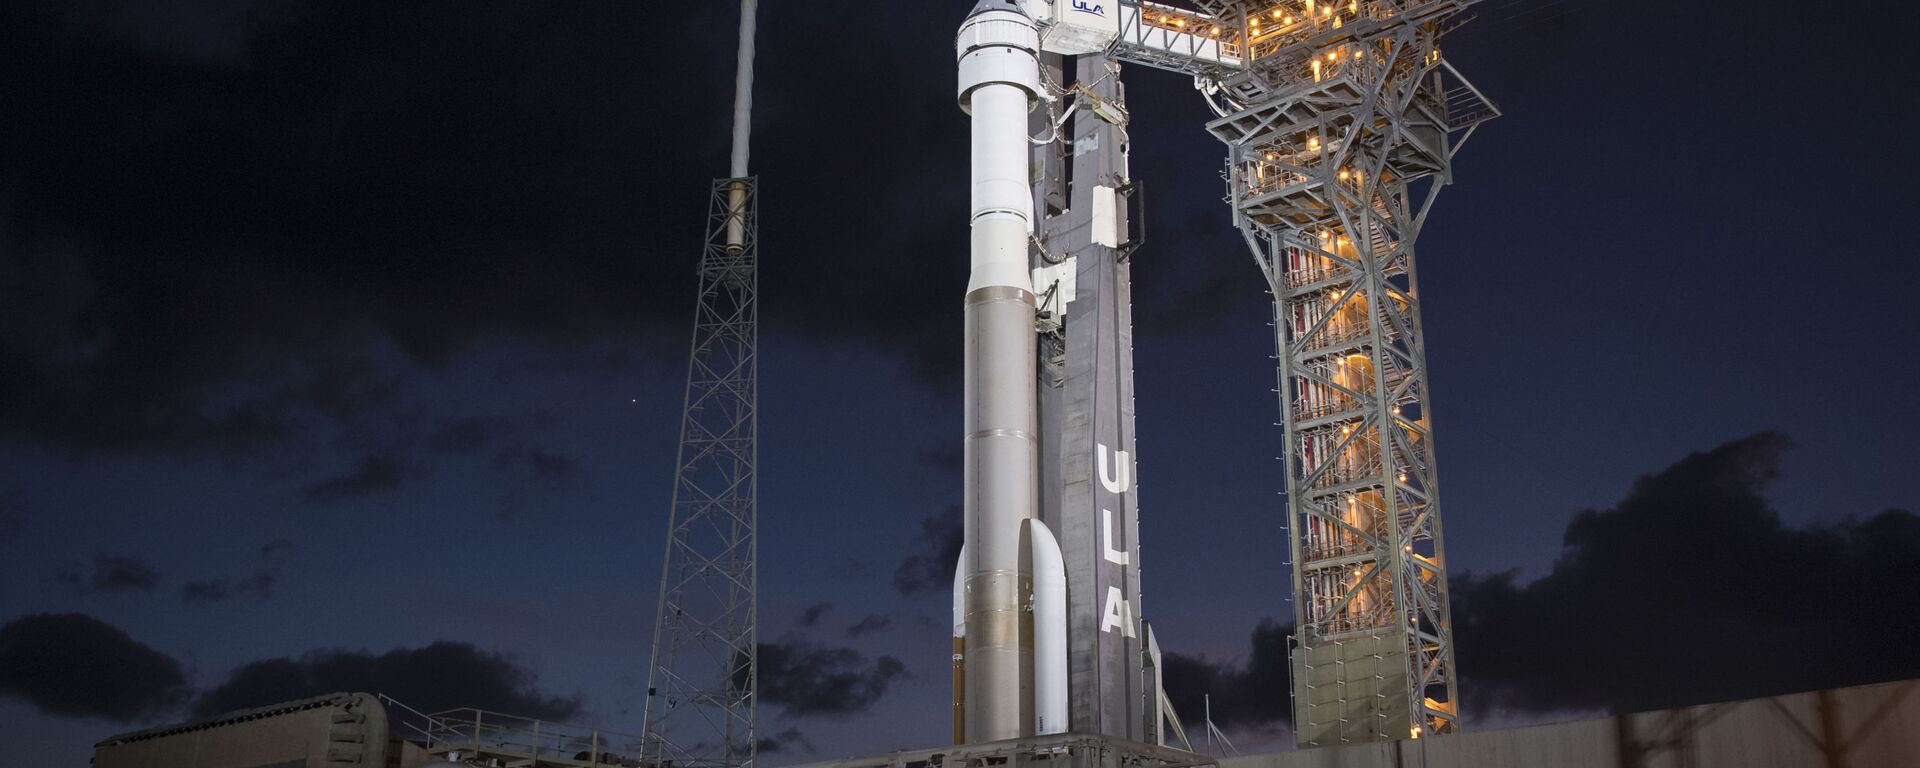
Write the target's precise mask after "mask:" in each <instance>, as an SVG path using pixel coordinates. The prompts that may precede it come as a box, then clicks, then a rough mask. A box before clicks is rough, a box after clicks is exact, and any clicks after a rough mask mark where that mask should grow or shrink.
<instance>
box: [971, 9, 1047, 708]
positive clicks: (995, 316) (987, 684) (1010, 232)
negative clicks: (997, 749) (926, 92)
mask: <svg viewBox="0 0 1920 768" xmlns="http://www.w3.org/2000/svg"><path fill="white" fill-rule="evenodd" d="M1039 46H1040V35H1039V30H1038V28H1037V27H1036V25H1035V23H1034V21H1033V19H1032V18H1030V17H1029V16H1027V14H1026V13H1024V12H1022V11H1021V10H1020V8H1019V6H1017V5H1014V4H1012V3H1010V2H1006V1H1005V0H981V2H980V3H979V4H978V5H976V6H974V8H973V11H972V12H971V13H969V14H968V16H967V18H966V20H965V21H963V22H961V24H960V32H959V35H958V37H957V39H956V40H955V44H954V48H955V53H956V55H957V57H958V61H959V97H960V108H961V109H962V110H963V111H965V112H967V113H968V114H969V115H971V116H972V125H971V133H972V151H973V160H972V194H971V222H972V234H971V241H972V242H971V248H972V254H971V256H972V258H971V262H972V271H971V274H970V276H969V278H968V281H967V293H966V302H965V318H966V320H965V323H966V351H965V363H964V371H965V374H964V377H965V390H966V395H965V398H966V400H965V430H964V438H963V439H964V440H965V447H964V450H963V459H962V463H963V488H964V492H963V506H964V508H965V514H966V523H965V538H964V539H963V540H964V541H965V543H966V550H965V551H966V552H967V558H966V560H965V561H964V562H963V563H962V564H961V571H962V572H963V573H964V574H965V588H964V589H965V594H964V598H963V599H964V602H965V618H966V629H965V631H966V643H965V647H966V650H965V656H966V671H965V684H966V705H965V712H964V716H965V728H966V736H967V741H968V742H970V743H979V742H986V741H998V740H1001V739H1012V738H1019V737H1022V736H1028V735H1031V734H1032V733H1033V724H1034V718H1033V706H1034V702H1033V689H1032V685H1033V624H1032V620H1033V617H1032V614H1031V613H1030V612H1029V609H1030V606H1031V603H1030V601H1031V600H1032V595H1033V575H1032V572H1031V570H1030V567H1029V566H1028V563H1026V562H1023V560H1025V558H1023V557H1022V552H1023V550H1028V551H1030V547H1028V546H1023V544H1025V542H1023V541H1022V539H1023V538H1024V537H1025V536H1026V535H1027V530H1026V528H1025V527H1024V525H1025V523H1026V522H1027V521H1028V520H1031V519H1032V518H1033V517H1034V514H1035V512H1036V510H1038V508H1039V450H1038V446H1037V444H1036V438H1035V432H1036V431H1037V429H1038V427H1037V422H1038V406H1037V402H1036V394H1035V392H1034V374H1035V370H1034V368H1035V357H1036V349H1035V347H1036V335H1035V327H1034V296H1033V281H1032V277H1031V276H1030V273H1029V272H1028V251H1027V240H1028V235H1029V233H1030V232H1032V229H1033V213H1032V212H1033V198H1032V190H1031V187H1030V186H1029V175H1028V141H1027V113H1028V112H1029V111H1030V110H1031V109H1032V108H1033V106H1034V105H1035V104H1036V103H1037V101H1038V100H1039V99H1040V98H1041V90H1040V70H1039V60H1038V59H1037V58H1036V54H1037V52H1038V50H1039Z"/></svg>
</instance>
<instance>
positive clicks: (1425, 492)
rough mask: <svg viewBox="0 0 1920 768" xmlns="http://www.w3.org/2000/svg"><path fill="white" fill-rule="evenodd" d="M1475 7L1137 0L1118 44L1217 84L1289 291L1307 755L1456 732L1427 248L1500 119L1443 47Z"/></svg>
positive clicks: (1277, 323) (1271, 265)
mask: <svg viewBox="0 0 1920 768" xmlns="http://www.w3.org/2000/svg"><path fill="white" fill-rule="evenodd" d="M1473 1H1474V0H1339V1H1338V2H1325V1H1324V0H1322V1H1318V2H1316V0H1283V1H1280V2H1274V1H1273V0H1256V1H1255V2H1240V1H1238V0H1205V1H1203V2H1198V3H1197V5H1199V6H1200V7H1201V12H1198V13H1196V12H1193V11H1183V10H1179V9H1173V8H1168V7H1166V6H1161V5H1158V4H1154V3H1140V2H1125V3H1123V4H1122V6H1121V7H1122V20H1121V40H1120V43H1118V44H1117V45H1116V47H1115V51H1116V52H1117V53H1118V54H1119V55H1120V56H1121V57H1122V58H1125V59H1127V60H1130V61H1136V62H1139V63H1142V64H1147V65H1149V66H1155V67H1159V68H1162V69H1170V70H1174V71H1179V72H1183V73H1186V74H1191V75H1194V76H1195V82H1196V84H1197V85H1198V87H1199V88H1200V89H1201V90H1202V92H1203V93H1204V94H1205V96H1206V97H1207V100H1208V102H1209V104H1210V105H1211V106H1212V107H1213V109H1214V111H1215V113H1216V114H1217V115H1218V116H1219V117H1218V119H1216V120H1214V121H1212V122H1210V123H1209V124H1208V126H1207V128H1208V130H1209V131H1210V132H1211V133H1213V135H1214V136H1215V137H1217V138H1219V139H1220V140H1221V141H1222V142H1223V143H1225V144H1226V146H1227V162H1226V172H1225V174H1224V175H1225V177H1226V180H1227V184H1228V196H1227V197H1228V202H1229V203H1230V204H1231V205H1232V207H1233V211H1234V221H1235V224H1236V225H1237V226H1238V227H1239V228H1240V230H1241V232H1242V234H1243V235H1244V236H1245V238H1246V241H1247V244H1248V246H1249V247H1250V248H1251V249H1252V251H1253V253H1254V256H1255V258H1256V260H1257V261H1258V263H1259V266H1260V269H1261V272H1262V273H1263V274H1264V275H1265V277H1266V279H1267V282H1268V285H1269V288H1270V290H1271V293H1272V295H1273V297H1274V309H1273V311H1274V339H1275V345H1276V347H1277V349H1278V353H1277V355H1276V358H1277V360H1278V368H1279V371H1278V377H1279V394H1280V411H1281V419H1282V424H1283V426H1284V427H1285V430H1286V450H1285V456H1284V457H1283V460H1284V461H1285V466H1286V473H1287V490H1288V493H1287V510H1288V514H1287V526H1288V529H1289V540H1290V550H1291V555H1292V568H1293V587H1294V616H1295V627H1296V629H1295V631H1296V635H1295V637H1294V649H1293V688H1294V691H1293V694H1294V720H1295V727H1296V729H1297V737H1296V738H1297V741H1298V743H1299V744H1300V746H1303V747H1309V746H1322V745H1327V744H1338V743H1344V742H1354V741H1378V740H1387V739H1401V738H1409V737H1411V738H1419V737H1420V736H1421V735H1422V734H1433V733H1447V732H1451V731H1453V730H1454V729H1455V726H1456V722H1457V713H1458V700H1457V698H1456V691H1455V685H1454V664H1453V631H1452V621H1451V619H1450V617H1449V613H1448V607H1447V575H1446V567H1445V557H1444V548H1443V546H1442V543H1441V526H1440V503H1439V497H1438V483H1437V481H1436V478H1435V474H1434V458H1433V457H1434V439H1433V431H1432V427H1433V421H1432V413H1431V408H1430V406H1429V401H1428V396H1427V366H1426V348H1425V344H1424V343H1423V340H1422V338H1421V327H1420V303H1419V299H1418V296H1419V289H1418V280H1417V278H1416V275H1415V270H1414V260H1413V245H1414V241H1415V240H1416V239H1417V238H1418V236H1419V233H1420V229H1421V226H1422V225H1423V224H1424V223H1425V221H1426V217H1427V213H1428V212H1429V211H1430V210H1431V206H1432V204H1433V201H1434V198H1435V196H1436V195H1437V194H1438V192H1439V190H1440V188H1441V187H1443V186H1444V185H1445V184H1447V183H1448V182H1449V181H1450V180H1451V165H1452V160H1453V156H1454V154H1455V153H1456V152H1457V151H1458V150H1459V148H1460V146H1461V144H1462V143H1463V142H1464V141H1465V140H1466V139H1467V138H1468V136H1469V135H1470V134H1471V133H1472V132H1473V130H1474V128H1475V127H1476V126H1478V125H1479V124H1480V123H1482V122H1484V121H1486V120H1488V119H1491V118H1493V117H1495V116H1497V115H1498V110H1497V109H1496V108H1495V107H1494V106H1493V104H1492V103H1491V102H1490V101H1488V100H1487V99H1486V98H1485V97H1484V96H1482V95H1481V94H1480V92H1479V91H1478V90H1477V89H1475V88H1474V87H1473V86H1472V85H1471V84H1469V83H1468V82H1467V81H1466V80H1465V79H1464V78H1462V77H1461V76H1460V75H1459V73H1458V72H1456V71H1454V69H1453V67H1452V66H1451V65H1449V64H1448V63H1447V62H1446V61H1445V60H1444V59H1443V58H1442V57H1441V53H1440V48H1439V42H1440V38H1441V36H1442V35H1443V34H1444V33H1445V32H1447V31H1448V30H1450V29H1452V28H1453V27H1455V26H1457V25H1458V24H1459V23H1461V22H1462V21H1464V20H1465V19H1464V16H1463V15H1462V14H1461V11H1463V10H1464V9H1465V8H1466V7H1467V6H1469V5H1471V4H1472V2H1473Z"/></svg>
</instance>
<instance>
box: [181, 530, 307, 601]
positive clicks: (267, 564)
mask: <svg viewBox="0 0 1920 768" xmlns="http://www.w3.org/2000/svg"><path fill="white" fill-rule="evenodd" d="M294 551H295V547H294V546H293V542H291V541H288V540H286V539H274V540H273V541H269V542H267V543H266V544H264V545H262V546H261V547H260V555H259V558H258V560H257V564H256V566H255V568H254V570H253V572H252V573H250V574H248V575H246V576H244V577H242V578H239V579H206V580H201V581H189V582H187V583H186V584H185V585H182V586H181V588H180V597H181V598H182V599H184V600H186V601H187V602H189V603H210V602H219V601H222V600H229V599H233V598H238V597H247V598H252V599H255V600H265V599H267V598H269V597H272V596H273V589H274V587H275V586H276V585H278V584H279V583H280V575H281V572H282V571H283V570H284V569H285V567H286V563H287V561H288V560H289V559H292V557H293V554H294Z"/></svg>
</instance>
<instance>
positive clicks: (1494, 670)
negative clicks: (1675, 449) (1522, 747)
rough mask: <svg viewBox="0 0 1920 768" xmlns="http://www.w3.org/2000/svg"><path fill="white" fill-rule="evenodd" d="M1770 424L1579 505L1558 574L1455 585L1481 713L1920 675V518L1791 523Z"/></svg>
mask: <svg viewBox="0 0 1920 768" xmlns="http://www.w3.org/2000/svg"><path fill="white" fill-rule="evenodd" d="M1787 447H1788V441H1787V439H1786V438H1785V437H1783V436H1781V435H1779V434H1775V433H1772V432H1763V433H1760V434H1756V435H1753V436H1750V437H1745V438H1742V439H1739V440H1735V441H1733V442H1730V443H1727V444H1725V445H1722V446H1720V447H1718V448H1714V449H1712V450H1709V451H1703V452H1700V453H1695V454H1692V455H1689V456H1687V457H1686V458H1683V459H1681V460H1680V461H1679V462H1677V463H1675V464H1673V465H1672V466H1670V467H1668V468H1666V469H1664V470H1662V471H1660V472H1658V473H1655V474H1652V475H1648V476H1645V477H1642V478H1640V479H1639V480H1638V481H1636V482H1635V483H1634V485H1633V489H1632V491H1631V492H1629V493H1628V494H1627V496H1626V498H1624V499H1622V500H1621V501H1620V502H1619V503H1618V504H1616V505H1615V506H1614V507H1613V508H1611V509H1605V510H1588V511H1585V512H1582V513H1580V514H1579V515H1578V516H1576V517H1575V518H1574V519H1573V521H1572V522H1571V523H1570V524H1569V525H1568V526H1567V531H1566V537H1565V542H1564V545H1565V549H1564V550H1563V551H1562V553H1561V555H1560V558H1559V560H1558V561H1557V562H1555V564H1554V566H1553V570H1552V572H1551V573H1549V574H1547V575H1546V576H1544V577H1542V578H1540V579H1538V580H1535V581H1532V582H1525V583H1523V582H1522V581H1521V580H1520V579H1519V578H1518V577H1517V576H1516V575H1515V574H1512V573H1504V574H1496V575H1491V576H1480V577H1476V576H1471V575H1467V576H1462V577H1460V578H1457V579H1455V584H1454V592H1453V595H1454V634H1455V636H1456V637H1457V638H1458V642H1459V651H1458V655H1459V664H1460V674H1461V680H1462V682H1461V686H1462V689H1463V690H1462V693H1461V696H1462V697H1463V698H1464V699H1465V700H1466V702H1467V704H1468V706H1469V707H1473V708H1478V709H1482V710H1487V709H1494V708H1508V709H1522V710H1556V709H1606V710H1609V711H1614V712H1626V711H1639V710H1649V709H1659V708H1666V707H1674V706H1682V705H1689V704H1699V703H1706V702H1713V701H1726V700H1731V699H1741V698H1751V697H1756V696H1766V695H1772V694H1779V693H1787V692H1792V691H1805V690H1813V689H1817V688H1828V687H1837V686H1846V685H1855V684H1860V683H1868V682H1876V681H1882V680H1895V679H1903V678H1910V677H1916V676H1920V655H1916V654H1914V653H1913V647H1912V646H1913V638H1914V637H1915V636H1917V635H1920V616H1916V614H1915V613H1914V611H1912V610H1908V609H1907V608H1906V606H1910V605H1911V604H1912V602H1913V596H1914V595H1916V594H1920V568H1916V567H1915V566H1914V564H1915V563H1917V562H1920V517H1916V516H1915V515H1913V514H1910V513H1908V512H1903V511H1888V512H1882V513H1879V514H1876V515H1873V516H1871V517H1866V518H1848V519H1844V520H1840V521H1836V522H1824V523H1816V524H1813V525H1809V526H1805V527H1790V526H1787V525H1786V524H1784V523H1783V522H1781V519H1780V515H1779V514H1778V513H1777V512H1776V511H1775V510H1774V509H1773V508H1772V506H1771V505H1770V504H1769V503H1768V501H1767V499H1766V496H1765V490H1766V487H1767V484H1768V483H1769V482H1770V481H1772V480H1773V479H1774V478H1776V477H1778V476H1779V474H1780V459H1781V455H1782V454H1783V453H1784V452H1785V451H1786V450H1787Z"/></svg>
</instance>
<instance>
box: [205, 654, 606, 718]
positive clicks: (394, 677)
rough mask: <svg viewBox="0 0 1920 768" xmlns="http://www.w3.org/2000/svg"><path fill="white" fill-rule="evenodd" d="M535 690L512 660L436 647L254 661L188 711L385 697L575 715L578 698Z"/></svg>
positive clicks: (535, 683)
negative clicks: (348, 694) (331, 697)
mask: <svg viewBox="0 0 1920 768" xmlns="http://www.w3.org/2000/svg"><path fill="white" fill-rule="evenodd" d="M539 682H540V679H539V675H537V674H535V673H534V671H533V670H532V669H531V668H529V667H527V666H526V665H524V664H522V663H521V662H520V661H519V660H518V659H516V658H514V657H512V656H509V655H506V654H502V653H495V652H490V651H483V650H481V649H479V648H476V647H474V646H472V645H469V644H467V643H455V642H444V641H443V642H438V643H434V644H432V645H428V646H426V647H424V648H396V649H394V650H391V651H388V652H386V653H383V654H378V655H375V654H373V653H371V652H368V651H346V650H330V651H313V652H310V653H306V654H303V655H301V656H299V657H289V658H277V659H262V660H260V661H255V662H251V663H249V664H246V665H244V666H242V667H240V668H239V669H236V670H234V671H233V674H232V675H230V676H228V678H227V680H226V682H223V683H221V684H220V685H219V686H216V687H214V688H212V689H210V690H208V691H206V692H205V693H203V694H201V695H200V697H199V698H198V699H197V700H196V701H195V702H194V706H193V708H194V712H195V713H196V714H198V715H201V716H205V715H212V714H217V713H220V712H228V711H232V710H236V709H245V708H248V707H258V706H264V705H267V704H273V703H276V702H282V701H289V700H293V699H299V698H304V697H308V696H317V695H320V694H324V693H332V692H335V691H360V692H366V693H384V694H387V695H388V696H392V697H393V698H395V699H396V700H398V701H400V702H401V703H403V704H406V705H407V706H409V707H412V708H414V709H416V710H419V711H421V712H439V711H442V710H447V709H453V708H455V707H475V708H479V709H485V710H490V711H494V712H501V713H505V714H511V715H518V716H522V717H532V718H539V719H543V720H567V719H569V718H572V717H573V716H574V715H577V714H579V713H580V711H581V700H580V697H578V696H560V695H555V694H551V693H548V692H545V691H543V690H541V689H540V685H539Z"/></svg>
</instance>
